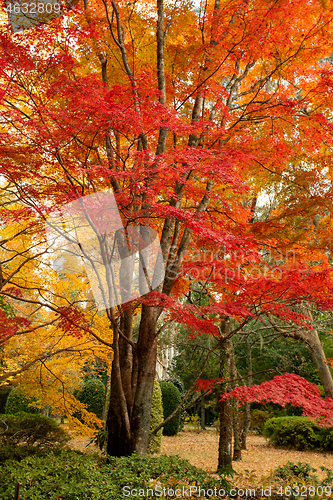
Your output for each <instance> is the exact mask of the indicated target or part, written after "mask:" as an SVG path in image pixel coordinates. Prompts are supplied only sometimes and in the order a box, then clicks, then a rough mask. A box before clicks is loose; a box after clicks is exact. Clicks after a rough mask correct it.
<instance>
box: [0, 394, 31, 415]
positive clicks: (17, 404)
mask: <svg viewBox="0 0 333 500" xmlns="http://www.w3.org/2000/svg"><path fill="white" fill-rule="evenodd" d="M36 402H37V399H36V398H30V397H28V396H24V395H23V394H22V393H21V392H20V390H19V388H18V387H14V389H12V390H11V391H10V393H9V395H8V398H7V401H6V406H5V413H8V414H9V415H16V414H17V413H20V412H22V411H23V412H25V413H32V414H34V415H37V414H39V413H40V409H39V408H36V406H33V404H34V403H36Z"/></svg>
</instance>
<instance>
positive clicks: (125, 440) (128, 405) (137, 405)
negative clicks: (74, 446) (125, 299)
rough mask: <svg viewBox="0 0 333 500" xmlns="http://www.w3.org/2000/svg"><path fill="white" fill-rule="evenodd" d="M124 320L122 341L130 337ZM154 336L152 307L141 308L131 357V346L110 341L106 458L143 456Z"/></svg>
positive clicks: (154, 345) (154, 362) (155, 349)
mask: <svg viewBox="0 0 333 500" xmlns="http://www.w3.org/2000/svg"><path fill="white" fill-rule="evenodd" d="M125 316H126V315H125ZM127 319H129V318H127ZM125 320H126V317H124V319H123V321H122V325H121V326H122V328H123V329H122V334H123V335H124V336H125V335H126V332H127V335H126V337H128V338H129V336H130V337H131V336H132V332H131V326H130V325H129V324H127V329H126V321H125ZM155 332H156V311H155V309H154V308H152V307H147V306H142V314H141V322H140V331H139V340H138V342H137V344H136V348H135V350H134V353H133V356H131V353H132V350H133V348H132V346H131V345H130V344H129V343H128V342H127V341H126V340H125V339H124V338H123V337H120V336H119V337H118V339H116V337H115V339H114V352H115V354H114V360H113V363H112V371H111V397H110V407H109V414H108V418H107V429H108V445H107V454H108V455H111V456H125V455H131V454H132V453H133V452H134V451H137V452H138V453H142V454H145V453H147V447H148V435H149V425H150V412H151V402H152V394H153V386H154V378H155V365H156V355H157V338H156V333H155ZM117 347H118V349H117ZM117 351H118V352H119V354H120V353H121V356H120V355H119V354H117ZM119 359H121V366H120V363H119ZM119 372H120V377H119ZM119 378H120V380H119ZM124 402H125V406H124Z"/></svg>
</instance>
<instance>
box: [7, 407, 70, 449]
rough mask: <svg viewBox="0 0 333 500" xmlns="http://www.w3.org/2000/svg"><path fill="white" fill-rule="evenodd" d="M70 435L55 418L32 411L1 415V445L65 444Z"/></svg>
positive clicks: (40, 445)
mask: <svg viewBox="0 0 333 500" xmlns="http://www.w3.org/2000/svg"><path fill="white" fill-rule="evenodd" d="M69 439H70V437H69V435H68V433H67V432H66V431H65V430H64V429H63V428H62V427H60V425H59V424H57V422H55V420H53V419H52V418H49V417H42V416H41V415H33V414H31V413H23V412H22V413H18V414H16V415H7V414H4V415H0V445H1V446H4V447H6V446H11V447H14V446H17V445H22V444H26V445H28V446H33V445H37V446H39V447H45V446H48V447H53V446H55V447H56V446H63V445H64V444H65V443H66V442H67V441H69Z"/></svg>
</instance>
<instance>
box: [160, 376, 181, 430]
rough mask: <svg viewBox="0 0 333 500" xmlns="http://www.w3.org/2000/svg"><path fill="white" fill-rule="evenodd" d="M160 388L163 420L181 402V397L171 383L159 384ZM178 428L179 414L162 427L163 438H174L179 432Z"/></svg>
mask: <svg viewBox="0 0 333 500" xmlns="http://www.w3.org/2000/svg"><path fill="white" fill-rule="evenodd" d="M160 387H161V391H162V403H163V415H164V419H166V418H167V417H168V416H169V415H171V413H172V412H173V411H174V410H175V409H176V408H177V406H178V405H179V403H180V402H181V395H180V392H179V390H178V389H177V387H176V386H175V385H174V384H173V383H172V382H161V383H160ZM179 426H180V413H179V414H178V415H177V416H175V417H173V418H172V419H171V420H170V422H168V423H167V424H166V425H165V426H164V427H163V434H164V435H165V436H175V435H176V434H177V432H178V431H179Z"/></svg>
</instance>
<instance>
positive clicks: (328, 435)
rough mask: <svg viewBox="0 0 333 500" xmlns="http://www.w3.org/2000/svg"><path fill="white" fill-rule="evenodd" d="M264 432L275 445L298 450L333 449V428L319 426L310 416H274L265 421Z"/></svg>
mask: <svg viewBox="0 0 333 500" xmlns="http://www.w3.org/2000/svg"><path fill="white" fill-rule="evenodd" d="M263 434H264V436H265V437H267V438H268V439H269V442H270V444H272V445H273V446H281V447H284V448H294V449H296V450H319V451H332V450H333V428H332V427H319V425H318V424H317V423H316V422H314V421H312V420H310V419H309V418H308V417H295V416H294V417H274V418H271V419H269V420H267V421H266V422H265V425H264V430H263Z"/></svg>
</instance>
